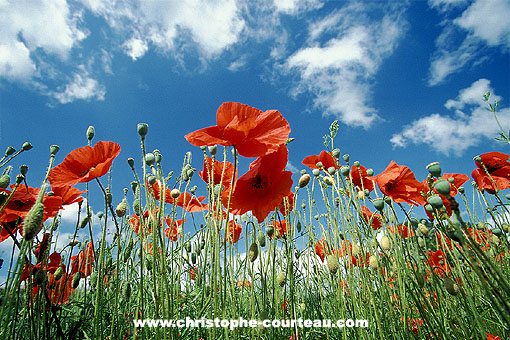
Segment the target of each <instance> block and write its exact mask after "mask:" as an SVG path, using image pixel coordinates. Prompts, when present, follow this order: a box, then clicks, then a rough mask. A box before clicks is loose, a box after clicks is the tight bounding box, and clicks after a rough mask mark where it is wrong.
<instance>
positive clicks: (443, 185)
mask: <svg viewBox="0 0 510 340" xmlns="http://www.w3.org/2000/svg"><path fill="white" fill-rule="evenodd" d="M434 189H436V191H437V192H438V193H440V194H441V195H444V196H447V195H449V194H450V190H451V187H450V182H448V181H447V180H445V179H440V180H438V181H436V182H435V183H434Z"/></svg>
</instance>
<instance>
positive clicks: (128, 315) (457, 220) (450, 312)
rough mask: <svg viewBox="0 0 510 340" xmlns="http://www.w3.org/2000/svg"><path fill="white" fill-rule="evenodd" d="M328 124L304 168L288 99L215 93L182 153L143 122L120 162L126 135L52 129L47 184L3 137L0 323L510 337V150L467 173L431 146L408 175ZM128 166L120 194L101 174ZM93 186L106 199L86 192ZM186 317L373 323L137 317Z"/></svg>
mask: <svg viewBox="0 0 510 340" xmlns="http://www.w3.org/2000/svg"><path fill="white" fill-rule="evenodd" d="M486 99H487V97H486ZM490 108H491V109H492V110H493V112H495V110H496V107H495V105H494V106H490ZM496 119H497V117H496ZM211 121H213V117H212V116H211ZM338 129H339V126H338V123H337V122H333V124H331V126H330V129H329V131H327V134H326V136H325V137H324V149H323V150H317V152H316V153H317V154H316V155H309V156H307V157H306V158H304V159H303V160H302V169H303V170H301V174H300V175H298V176H297V177H298V178H299V180H298V181H293V178H292V172H291V171H288V170H287V169H286V166H287V162H288V153H289V151H288V149H287V144H289V143H292V138H290V133H291V127H290V126H289V124H288V122H287V120H286V119H285V118H284V116H283V115H282V114H281V113H280V112H278V111H277V110H268V111H265V112H263V111H260V110H258V109H256V108H253V107H250V106H248V105H244V104H240V103H234V102H227V103H223V104H221V106H220V107H219V109H218V110H217V112H216V125H214V126H210V127H204V128H202V129H199V130H196V131H192V132H189V133H188V134H186V135H185V138H186V140H187V141H188V142H189V143H190V144H191V145H192V146H193V152H190V153H187V154H185V155H182V156H183V165H182V168H180V169H168V168H165V159H164V158H163V155H162V154H161V153H160V152H159V151H158V150H146V145H145V141H146V139H148V138H150V127H149V126H148V125H147V124H144V123H140V124H138V126H137V127H136V129H135V127H133V132H132V133H133V136H134V137H136V138H138V139H139V141H140V143H141V150H140V154H139V155H133V156H132V158H128V159H127V161H126V160H121V159H118V157H117V156H118V155H119V153H120V151H121V146H120V145H119V144H117V143H115V142H114V141H101V140H99V141H96V140H95V139H97V137H99V136H95V130H94V128H93V127H89V129H88V130H87V131H86V137H87V142H88V145H85V146H83V147H80V148H77V149H75V150H73V151H71V152H69V153H68V154H67V155H65V156H63V155H61V154H59V147H58V146H56V145H52V146H51V147H50V153H49V166H48V169H47V173H46V176H45V179H44V182H43V183H42V185H41V186H40V187H33V186H32V185H33V184H31V183H27V180H26V178H25V175H26V173H27V171H28V167H27V166H24V165H22V166H20V167H19V173H17V170H14V169H15V168H14V166H13V165H12V164H13V163H14V162H15V161H17V159H18V158H22V156H23V154H22V153H23V152H25V151H29V150H30V148H31V145H30V144H29V143H26V144H24V145H23V146H22V147H21V148H20V150H18V151H16V150H15V149H14V148H13V147H8V148H7V150H6V152H5V155H4V156H3V157H2V158H1V159H0V169H1V170H2V171H3V173H2V176H1V177H0V221H1V232H0V242H4V241H6V240H8V239H10V240H11V241H12V243H13V250H12V253H11V256H10V258H4V259H3V260H4V262H3V266H4V267H5V266H6V267H7V268H8V274H7V278H6V281H5V282H0V284H1V286H0V299H1V302H0V303H1V305H2V308H1V310H0V320H1V323H0V338H1V339H112V340H113V339H197V340H198V339H204V340H210V339H284V340H291V339H292V340H297V339H402V340H404V339H448V340H450V339H463V340H464V339H484V340H485V339H487V340H490V339H507V338H509V337H510V328H509V327H510V326H509V325H510V279H509V277H510V275H509V274H510V245H509V241H508V233H509V232H510V211H509V208H510V194H506V193H505V192H504V190H505V189H509V188H510V162H509V155H507V154H504V153H501V152H491V151H490V150H488V151H487V152H486V153H484V154H481V155H473V156H475V157H474V159H473V171H472V173H470V174H462V173H455V172H454V171H455V169H442V168H441V164H439V163H437V162H433V160H431V162H429V164H428V165H427V162H426V161H424V162H425V163H424V166H426V168H427V170H428V176H427V177H426V178H419V179H417V178H416V177H415V175H414V173H413V171H412V170H411V169H410V168H408V167H407V166H405V165H402V164H397V163H396V162H395V161H392V160H391V158H389V159H388V162H389V165H388V166H387V168H386V169H379V170H377V171H376V170H374V169H371V168H370V164H360V162H358V161H353V158H354V156H355V155H353V157H350V156H349V154H347V153H346V152H344V150H342V152H341V151H340V149H339V148H340V147H341V146H339V145H336V144H335V137H336V135H337V133H338ZM499 139H501V140H502V141H505V142H507V143H508V142H509V140H508V137H507V136H506V135H505V134H504V133H502V134H501V136H500V137H499ZM192 156H193V158H192ZM388 157H391V156H388ZM248 158H251V159H250V160H249V161H250V162H251V164H250V166H249V169H248V170H247V171H246V172H244V173H242V172H241V173H240V170H239V161H240V160H241V159H248ZM57 159H60V160H61V161H60V162H58V161H57ZM20 162H22V160H20ZM120 166H124V167H129V168H130V169H131V170H132V178H126V179H122V182H123V183H124V184H123V186H124V187H125V188H124V195H123V196H120V195H114V194H112V192H118V191H119V190H118V188H113V187H112V186H111V172H110V170H111V168H112V167H120ZM299 176H300V177H299ZM117 183H118V181H117ZM78 188H80V189H78ZM92 191H93V192H96V193H100V195H101V196H102V197H103V198H104V199H103V202H102V203H101V204H99V205H92V204H91V205H89V199H88V195H89V193H90V192H92ZM72 204H79V205H80V206H81V208H82V209H79V210H78V213H77V216H76V221H75V224H74V225H73V226H72V228H73V235H74V236H73V238H72V239H70V240H66V245H65V247H63V248H59V247H57V241H58V239H59V237H60V233H61V230H60V228H61V227H62V220H61V218H60V216H61V214H62V211H63V209H64V208H65V207H66V206H69V205H72ZM94 204H95V203H94ZM99 231H101V232H100V233H99V235H101V236H100V238H99V239H98V238H97V235H98V232H99ZM107 231H112V234H113V236H112V237H107V234H108V233H107ZM83 240H85V241H83ZM186 318H189V319H193V320H199V319H203V318H205V319H216V318H218V319H227V320H232V319H238V318H243V319H245V320H281V321H282V322H283V321H285V320H297V319H307V320H334V321H336V320H339V319H344V320H348V319H356V320H367V321H368V327H358V328H351V327H344V328H334V327H297V326H296V325H294V326H293V327H285V326H282V327H268V328H266V327H261V326H258V327H245V328H229V327H135V324H134V322H133V320H147V319H153V320H159V319H161V320H178V319H180V320H182V319H186ZM283 324H284V322H283Z"/></svg>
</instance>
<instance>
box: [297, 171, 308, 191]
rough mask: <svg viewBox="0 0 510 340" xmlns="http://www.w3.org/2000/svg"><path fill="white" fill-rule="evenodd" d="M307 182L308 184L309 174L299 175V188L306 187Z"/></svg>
mask: <svg viewBox="0 0 510 340" xmlns="http://www.w3.org/2000/svg"><path fill="white" fill-rule="evenodd" d="M309 182H310V175H309V174H304V175H301V177H300V178H299V187H300V188H304V187H306V186H307V185H308V183H309Z"/></svg>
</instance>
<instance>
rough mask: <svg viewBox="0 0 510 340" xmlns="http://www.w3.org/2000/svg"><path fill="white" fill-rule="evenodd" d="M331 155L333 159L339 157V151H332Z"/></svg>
mask: <svg viewBox="0 0 510 340" xmlns="http://www.w3.org/2000/svg"><path fill="white" fill-rule="evenodd" d="M331 155H333V157H335V158H338V157H340V149H333V151H332V152H331Z"/></svg>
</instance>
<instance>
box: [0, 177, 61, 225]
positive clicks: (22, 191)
mask: <svg viewBox="0 0 510 340" xmlns="http://www.w3.org/2000/svg"><path fill="white" fill-rule="evenodd" d="M11 188H14V184H13V185H11ZM3 191H5V192H7V193H9V194H10V193H11V192H10V191H8V190H3ZM40 191H41V189H39V188H32V187H29V186H24V185H23V186H19V187H18V189H16V191H15V192H14V194H13V195H12V197H11V199H10V200H9V202H8V203H7V205H6V206H5V207H4V210H3V211H2V213H1V214H0V222H11V221H14V220H15V219H16V218H17V217H20V218H22V219H24V218H25V217H26V216H27V214H28V212H29V211H30V208H32V206H33V205H34V204H35V202H36V201H37V197H38V196H39V192H40ZM42 203H43V205H44V221H46V220H47V219H48V218H51V217H54V216H55V215H56V214H57V212H58V211H59V210H60V209H61V208H62V199H61V198H60V197H57V196H48V195H46V194H45V195H44V196H43V202H42Z"/></svg>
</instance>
